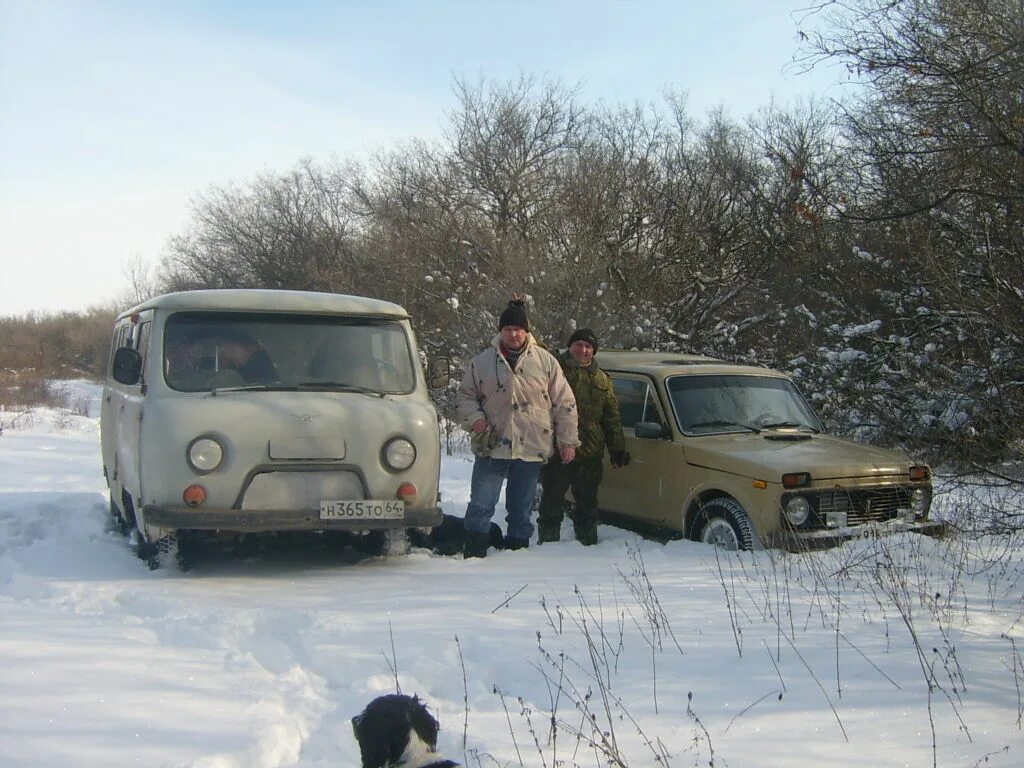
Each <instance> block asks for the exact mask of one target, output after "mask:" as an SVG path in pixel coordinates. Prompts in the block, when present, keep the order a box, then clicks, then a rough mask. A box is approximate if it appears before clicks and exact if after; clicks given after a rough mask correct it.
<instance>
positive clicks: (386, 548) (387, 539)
mask: <svg viewBox="0 0 1024 768" xmlns="http://www.w3.org/2000/svg"><path fill="white" fill-rule="evenodd" d="M368 536H369V538H370V542H372V543H371V544H370V546H371V551H372V553H373V554H374V555H378V556H380V557H401V556H402V555H407V554H409V549H410V545H409V532H408V531H407V530H406V529H405V528H387V529H385V530H383V531H371V532H370V533H369V534H368Z"/></svg>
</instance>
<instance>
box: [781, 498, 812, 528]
mask: <svg viewBox="0 0 1024 768" xmlns="http://www.w3.org/2000/svg"><path fill="white" fill-rule="evenodd" d="M785 512H786V519H787V520H789V524H790V525H792V526H793V527H794V528H799V527H800V526H801V525H803V524H804V523H806V522H807V518H808V517H809V516H810V514H811V505H810V502H808V501H807V499H805V498H804V497H803V496H794V497H793V498H791V499H790V500H789V501H787V502H786V508H785Z"/></svg>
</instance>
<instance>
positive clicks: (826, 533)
mask: <svg viewBox="0 0 1024 768" xmlns="http://www.w3.org/2000/svg"><path fill="white" fill-rule="evenodd" d="M948 530H949V524H948V523H946V522H943V521H941V520H915V521H914V522H908V521H906V520H887V521H885V522H880V523H865V524H863V525H851V526H845V527H842V528H828V529H825V530H817V531H778V532H776V533H774V534H771V535H770V536H769V537H768V541H767V542H765V545H766V546H767V547H771V548H778V549H785V550H786V551H788V552H806V551H809V550H816V549H828V548H830V547H836V546H839V545H840V544H842V543H843V542H844V541H849V540H850V539H863V538H868V537H871V536H887V535H889V534H893V533H902V532H908V533H920V534H923V535H925V536H932V537H935V538H940V539H941V538H942V537H943V536H945V535H946V533H947V531H948Z"/></svg>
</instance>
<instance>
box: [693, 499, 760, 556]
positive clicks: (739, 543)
mask: <svg viewBox="0 0 1024 768" xmlns="http://www.w3.org/2000/svg"><path fill="white" fill-rule="evenodd" d="M692 538H693V539H694V540H695V541H702V542H704V543H705V544H713V545H715V546H717V547H721V548H722V549H727V550H737V549H753V548H754V531H753V527H752V526H751V525H750V518H748V517H747V513H746V512H744V511H743V507H741V506H740V505H739V504H738V503H737V502H736V501H735V500H734V499H730V498H728V497H726V496H719V497H717V498H714V499H711V500H709V501H707V502H705V503H704V504H703V505H702V506H701V508H700V511H699V512H698V513H697V517H696V518H695V519H694V521H693V529H692Z"/></svg>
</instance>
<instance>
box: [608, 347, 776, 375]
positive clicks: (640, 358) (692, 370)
mask: <svg viewBox="0 0 1024 768" xmlns="http://www.w3.org/2000/svg"><path fill="white" fill-rule="evenodd" d="M596 360H597V362H598V365H600V366H601V367H602V368H603V369H604V370H606V371H635V372H637V373H646V374H650V375H655V374H660V375H665V374H684V375H691V376H692V375H712V374H733V375H738V376H772V377H778V378H789V376H788V375H787V374H785V373H783V372H782V371H776V370H773V369H771V368H760V367H758V366H754V365H735V364H733V363H728V362H726V361H725V360H719V359H718V358H716V357H706V356H704V355H688V354H683V353H681V352H633V351H626V350H621V349H599V350H598V353H597V356H596Z"/></svg>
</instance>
